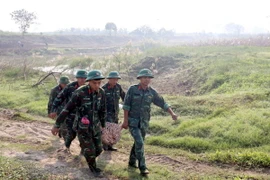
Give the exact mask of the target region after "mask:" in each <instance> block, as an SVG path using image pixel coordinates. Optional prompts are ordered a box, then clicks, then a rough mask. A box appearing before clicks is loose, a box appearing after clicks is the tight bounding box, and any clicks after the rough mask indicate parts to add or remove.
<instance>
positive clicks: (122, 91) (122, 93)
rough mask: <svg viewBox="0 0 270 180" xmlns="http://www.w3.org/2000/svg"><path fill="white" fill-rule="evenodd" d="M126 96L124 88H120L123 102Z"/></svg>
mask: <svg viewBox="0 0 270 180" xmlns="http://www.w3.org/2000/svg"><path fill="white" fill-rule="evenodd" d="M125 96H126V93H125V91H124V90H123V89H122V87H121V86H120V97H121V99H122V101H124V100H125Z"/></svg>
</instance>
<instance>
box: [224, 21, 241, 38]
mask: <svg viewBox="0 0 270 180" xmlns="http://www.w3.org/2000/svg"><path fill="white" fill-rule="evenodd" d="M225 30H226V31H227V32H228V33H230V34H235V35H239V34H240V33H242V32H243V31H244V27H243V26H242V25H239V24H235V23H229V24H227V25H226V26H225Z"/></svg>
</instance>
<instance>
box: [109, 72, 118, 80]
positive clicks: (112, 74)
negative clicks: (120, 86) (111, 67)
mask: <svg viewBox="0 0 270 180" xmlns="http://www.w3.org/2000/svg"><path fill="white" fill-rule="evenodd" d="M107 79H121V76H120V75H119V73H118V72H117V71H111V72H110V73H109V75H108V76H107Z"/></svg>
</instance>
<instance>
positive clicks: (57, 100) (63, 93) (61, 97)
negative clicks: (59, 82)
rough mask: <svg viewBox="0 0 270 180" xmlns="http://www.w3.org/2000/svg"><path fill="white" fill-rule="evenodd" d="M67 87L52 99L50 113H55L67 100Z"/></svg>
mask: <svg viewBox="0 0 270 180" xmlns="http://www.w3.org/2000/svg"><path fill="white" fill-rule="evenodd" d="M67 97H68V87H66V88H64V89H63V90H62V91H61V92H60V93H59V94H58V95H57V96H56V98H55V99H54V101H53V104H52V112H57V108H58V107H59V106H60V105H61V104H62V103H63V102H64V101H65V99H67Z"/></svg>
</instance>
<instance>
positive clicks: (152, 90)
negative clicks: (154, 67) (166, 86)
mask: <svg viewBox="0 0 270 180" xmlns="http://www.w3.org/2000/svg"><path fill="white" fill-rule="evenodd" d="M149 90H150V91H151V92H153V93H156V94H158V92H157V91H156V90H155V89H154V88H153V87H152V86H150V87H149Z"/></svg>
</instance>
